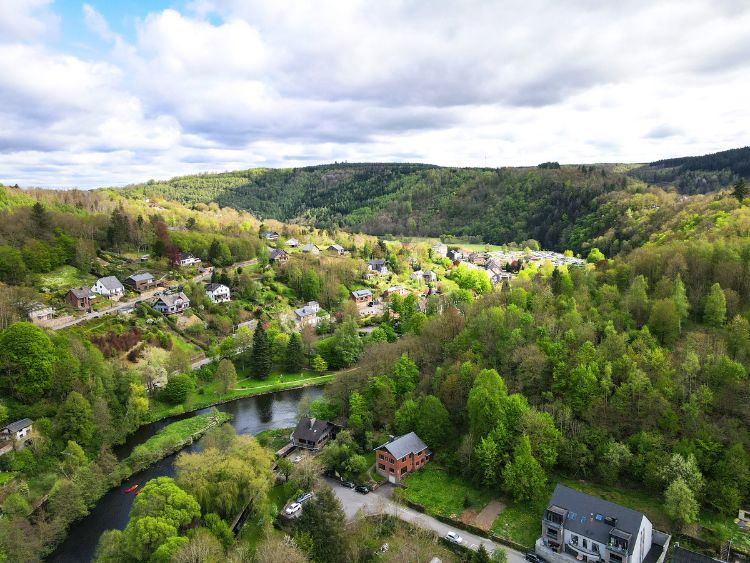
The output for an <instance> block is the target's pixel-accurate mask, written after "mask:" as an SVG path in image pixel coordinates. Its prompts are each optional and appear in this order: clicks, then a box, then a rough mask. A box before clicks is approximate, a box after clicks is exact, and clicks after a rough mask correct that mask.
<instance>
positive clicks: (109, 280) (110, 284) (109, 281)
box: [98, 276, 125, 291]
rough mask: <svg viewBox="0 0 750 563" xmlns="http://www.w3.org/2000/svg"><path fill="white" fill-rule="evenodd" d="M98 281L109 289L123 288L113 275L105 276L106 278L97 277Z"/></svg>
mask: <svg viewBox="0 0 750 563" xmlns="http://www.w3.org/2000/svg"><path fill="white" fill-rule="evenodd" d="M98 281H99V283H100V284H102V285H103V286H104V287H106V288H107V289H108V290H110V291H115V290H117V289H125V288H124V287H123V286H122V284H121V283H120V280H118V279H117V278H116V277H115V276H107V277H106V278H99V280H98Z"/></svg>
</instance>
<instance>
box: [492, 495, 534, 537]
mask: <svg viewBox="0 0 750 563" xmlns="http://www.w3.org/2000/svg"><path fill="white" fill-rule="evenodd" d="M545 508H547V500H546V499H545V500H543V501H542V502H539V503H537V504H536V505H535V504H532V503H515V502H512V503H509V504H508V505H507V506H506V507H505V510H503V511H502V512H501V513H500V515H499V516H498V517H497V519H496V520H495V522H493V524H492V533H493V534H495V535H496V536H499V537H501V538H505V539H509V540H512V541H514V542H516V543H520V544H521V545H525V546H527V547H528V548H531V547H533V545H534V542H535V541H536V539H537V538H538V537H539V533H540V531H541V524H540V520H541V517H542V516H541V515H542V514H543V513H544V509H545Z"/></svg>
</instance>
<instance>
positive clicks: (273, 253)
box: [268, 248, 288, 260]
mask: <svg viewBox="0 0 750 563" xmlns="http://www.w3.org/2000/svg"><path fill="white" fill-rule="evenodd" d="M287 254H288V253H287V251H286V250H281V249H280V248H272V249H271V252H269V253H268V258H269V259H270V260H276V259H277V258H278V257H279V256H287Z"/></svg>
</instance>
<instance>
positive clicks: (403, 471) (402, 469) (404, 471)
mask: <svg viewBox="0 0 750 563" xmlns="http://www.w3.org/2000/svg"><path fill="white" fill-rule="evenodd" d="M404 473H406V467H402V468H401V475H403V474H404Z"/></svg>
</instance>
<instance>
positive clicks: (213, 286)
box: [205, 283, 229, 291]
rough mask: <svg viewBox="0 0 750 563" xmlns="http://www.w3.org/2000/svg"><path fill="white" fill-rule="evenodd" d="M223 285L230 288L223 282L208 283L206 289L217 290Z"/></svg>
mask: <svg viewBox="0 0 750 563" xmlns="http://www.w3.org/2000/svg"><path fill="white" fill-rule="evenodd" d="M222 287H226V288H227V289H229V288H228V287H227V286H225V285H224V284H223V283H207V284H206V288H205V289H206V291H216V290H217V289H221V288H222Z"/></svg>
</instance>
